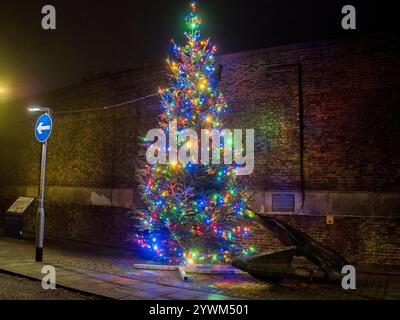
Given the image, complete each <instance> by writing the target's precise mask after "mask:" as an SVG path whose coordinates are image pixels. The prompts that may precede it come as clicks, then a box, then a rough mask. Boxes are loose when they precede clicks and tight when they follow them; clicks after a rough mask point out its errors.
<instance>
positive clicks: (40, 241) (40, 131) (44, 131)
mask: <svg viewBox="0 0 400 320" xmlns="http://www.w3.org/2000/svg"><path fill="white" fill-rule="evenodd" d="M28 110H29V111H30V112H44V113H45V114H44V115H42V117H43V116H47V118H48V119H49V121H50V122H49V124H46V125H44V123H43V122H41V118H42V117H40V118H39V119H38V121H37V123H36V126H35V135H36V138H37V139H38V141H39V142H41V143H42V160H41V166H40V194H39V208H38V211H37V219H36V255H35V260H36V262H42V261H43V245H44V221H45V212H44V189H45V178H46V154H47V139H48V138H49V137H50V134H51V130H52V118H51V109H50V108H48V107H31V108H28Z"/></svg>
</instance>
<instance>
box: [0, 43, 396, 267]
mask: <svg viewBox="0 0 400 320" xmlns="http://www.w3.org/2000/svg"><path fill="white" fill-rule="evenodd" d="M220 61H221V63H222V64H223V66H224V73H223V81H222V83H221V85H222V90H223V92H224V93H225V95H226V97H227V100H228V103H229V105H230V107H231V112H230V113H229V114H228V116H227V119H226V124H227V126H228V127H229V128H255V129H256V168H255V172H254V174H253V175H252V186H253V188H255V189H257V190H265V191H275V190H285V191H287V190H290V191H299V190H300V187H301V184H302V181H301V172H302V170H303V172H304V180H303V183H304V187H305V189H306V190H315V191H329V190H331V191H341V192H349V193H350V194H351V193H353V192H357V191H368V192H383V191H385V192H389V191H390V192H393V193H399V194H400V148H398V141H399V139H400V130H399V126H398V124H399V123H400V111H399V108H398V105H399V92H400V90H399V88H400V66H399V64H400V59H399V44H398V40H397V39H395V38H393V37H390V36H387V35H371V36H363V37H359V38H356V39H343V40H337V41H327V42H320V43H310V44H299V45H292V46H284V47H278V48H270V49H263V50H256V51H250V52H243V53H235V54H229V55H225V56H222V57H220ZM165 72H166V68H164V66H159V67H154V68H150V69H149V68H142V69H137V70H131V71H126V72H117V73H111V74H108V75H103V76H101V77H98V78H95V79H93V80H88V81H85V82H83V83H80V84H78V85H75V86H71V87H68V88H64V89H60V90H56V91H52V92H49V93H45V94H42V95H38V96H36V97H32V98H29V99H25V100H23V101H16V102H14V103H10V104H7V105H5V106H1V108H0V146H1V154H0V160H1V167H0V189H1V188H2V187H3V189H7V186H9V185H17V186H24V185H26V186H30V185H37V184H38V175H39V158H40V148H39V146H38V144H37V143H36V142H35V141H34V139H33V125H34V118H33V117H32V115H29V114H27V113H26V112H25V106H27V105H30V104H43V105H50V106H54V109H55V110H56V111H57V110H64V109H71V108H72V109H83V108H92V107H97V106H105V105H110V104H116V103H120V102H123V101H127V100H132V99H135V98H138V97H143V96H147V95H148V94H152V93H155V92H157V90H158V87H159V86H162V85H163V84H164V83H165V81H166V79H167V77H166V74H165ZM158 100H159V99H158V98H157V97H153V98H150V99H147V100H143V101H140V102H138V103H135V104H132V105H128V106H126V107H122V108H119V109H115V110H108V111H98V112H90V113H78V114H56V115H55V128H54V133H53V136H52V138H51V140H50V142H49V149H48V150H49V151H48V152H49V153H48V171H47V185H48V186H65V187H71V188H82V187H83V188H111V189H118V188H132V189H135V187H136V182H135V171H136V168H135V161H134V160H135V157H136V155H137V152H138V150H137V139H136V137H137V136H138V134H139V133H140V132H146V131H147V130H148V129H151V128H154V127H156V125H157V120H156V116H157V114H158V113H159V101H158ZM301 106H302V107H303V112H302V113H301V112H300V111H301ZM301 114H302V115H303V125H304V140H303V144H304V155H303V156H304V157H303V164H304V168H303V169H302V167H301V152H300V151H301V145H302V143H301V139H300V138H301V137H300V133H301V130H300V128H301V127H300V121H301V119H300V118H301V117H300V116H301ZM4 119H7V121H4ZM10 124H11V125H10ZM76 132H79V134H78V135H76ZM77 190H78V189H77ZM3 194H4V192H3ZM15 196H17V195H15ZM1 197H3V199H2V201H0V204H1V208H0V209H3V210H4V209H5V208H6V207H7V205H8V203H9V202H10V201H11V199H10V196H2V195H1V193H0V198H1ZM77 198H79V190H78V191H76V192H75V198H74V197H72V198H69V201H67V202H68V205H66V204H64V203H63V202H61V203H51V204H49V207H48V216H49V218H48V220H47V223H48V225H47V226H46V227H47V229H46V230H47V231H48V232H49V233H51V234H55V235H59V236H62V237H66V238H75V239H85V240H89V241H92V242H95V243H103V244H111V245H117V246H122V245H127V243H129V237H130V235H131V234H132V233H133V230H132V229H131V226H132V224H131V220H130V219H128V217H129V216H130V215H131V213H130V212H131V211H130V210H128V209H123V208H109V207H98V206H87V205H86V206H83V205H79V204H77V203H74V200H73V199H77ZM71 199H72V200H71ZM49 202H51V200H49ZM374 205H375V206H376V207H377V209H375V212H377V211H376V210H378V211H379V206H380V205H379V204H378V203H376V204H374ZM398 209H400V208H399V207H391V208H390V209H388V210H386V211H385V217H380V214H377V213H375V214H374V216H371V215H370V214H369V213H368V214H366V213H365V211H364V210H359V212H356V213H355V214H354V213H353V215H355V216H357V217H337V218H336V220H337V223H336V224H335V225H333V226H327V225H326V224H325V223H324V221H325V220H324V219H325V218H324V217H323V215H325V214H328V213H329V212H317V214H320V215H319V216H315V217H313V216H309V215H305V216H299V215H296V214H295V215H292V216H283V219H284V220H287V221H288V222H289V223H290V224H292V225H294V226H296V227H299V228H300V229H302V230H304V231H305V232H306V233H309V234H310V235H312V236H314V237H315V238H316V239H317V240H321V241H322V242H323V243H325V244H327V245H330V246H332V247H333V248H335V249H337V250H338V251H339V252H340V253H342V254H343V255H344V256H345V257H346V258H348V260H350V261H355V262H357V263H360V264H382V263H383V264H396V265H400V259H399V256H398V252H400V250H399V249H400V246H399V243H398V242H397V240H396V238H399V235H400V233H399V218H400V216H399V210H398ZM304 213H306V214H307V213H308V212H304ZM311 213H315V212H311ZM339 213H341V212H339ZM342 213H343V215H346V214H347V212H344V211H343V212H342ZM33 217H34V213H31V214H29V215H28V216H27V218H26V221H25V228H26V229H27V230H33V229H34V218H33ZM391 235H392V236H391ZM253 239H254V240H255V242H258V243H259V246H260V247H262V248H269V249H272V248H274V247H277V242H276V241H275V240H271V237H270V236H269V235H268V234H266V235H264V234H258V235H257V236H256V238H253Z"/></svg>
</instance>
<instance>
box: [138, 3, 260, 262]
mask: <svg viewBox="0 0 400 320" xmlns="http://www.w3.org/2000/svg"><path fill="white" fill-rule="evenodd" d="M196 11H197V8H196V2H193V3H192V5H191V12H190V13H189V15H188V16H187V17H186V19H185V20H186V25H187V28H188V30H187V32H186V33H185V36H186V40H187V41H186V44H185V45H184V46H183V47H181V46H178V45H177V44H176V43H175V42H174V41H173V40H172V42H171V47H172V48H171V50H172V53H173V57H170V58H168V59H167V64H168V66H169V68H170V81H169V83H170V85H169V87H168V88H165V89H160V95H161V105H162V114H161V115H160V126H161V128H162V129H163V131H164V132H165V133H166V134H168V133H169V132H170V126H169V124H170V123H171V122H175V123H177V130H178V132H179V130H183V129H185V128H191V129H194V130H196V131H198V130H201V129H210V130H211V129H215V130H221V129H222V126H223V124H222V119H221V117H222V115H223V114H224V113H225V112H226V111H227V104H226V102H225V99H224V96H223V94H222V93H221V92H220V90H219V89H218V84H219V81H220V80H221V72H222V68H221V67H216V61H215V53H216V47H215V46H214V45H213V44H212V43H211V41H210V39H207V40H204V39H201V37H200V30H199V27H200V25H201V19H200V18H199V17H198V16H197V13H196ZM186 143H187V141H180V142H178V147H182V146H183V145H185V144H186ZM229 143H232V141H225V140H224V143H223V144H221V146H220V149H221V150H222V149H223V147H224V144H229ZM150 144H151V142H149V141H145V142H144V145H145V146H146V147H148V146H149V145H150ZM207 149H208V150H210V148H209V147H208V148H207ZM202 151H204V150H202ZM236 170H237V166H235V165H233V164H217V165H215V164H198V162H196V161H193V162H192V163H191V162H189V163H188V164H182V163H178V162H170V163H169V164H149V163H146V164H144V170H142V172H141V173H140V175H139V179H140V186H141V188H142V198H143V200H144V202H145V203H146V205H147V209H146V210H141V214H142V216H141V224H140V232H139V234H138V237H137V243H138V245H139V246H140V247H142V248H143V249H145V250H146V251H147V252H149V253H150V254H151V255H153V256H154V257H156V258H157V259H160V260H162V261H164V262H166V263H184V264H185V263H189V264H194V263H198V264H207V263H209V264H217V263H221V262H229V261H231V259H232V257H235V256H242V255H243V256H247V255H249V254H251V253H253V252H254V251H255V250H254V248H252V247H244V246H242V245H241V244H240V243H241V242H242V239H243V238H244V237H246V236H247V235H248V234H249V232H250V230H251V228H250V226H252V221H251V217H252V213H251V212H250V211H249V209H248V205H249V203H248V202H249V195H248V191H247V186H246V184H245V183H243V181H242V179H241V178H240V177H238V176H236V175H235V172H236Z"/></svg>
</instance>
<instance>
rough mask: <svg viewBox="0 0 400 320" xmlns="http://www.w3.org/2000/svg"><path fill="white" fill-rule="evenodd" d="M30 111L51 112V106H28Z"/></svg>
mask: <svg viewBox="0 0 400 320" xmlns="http://www.w3.org/2000/svg"><path fill="white" fill-rule="evenodd" d="M28 111H30V112H46V113H49V114H51V109H50V108H48V107H41V106H34V107H28Z"/></svg>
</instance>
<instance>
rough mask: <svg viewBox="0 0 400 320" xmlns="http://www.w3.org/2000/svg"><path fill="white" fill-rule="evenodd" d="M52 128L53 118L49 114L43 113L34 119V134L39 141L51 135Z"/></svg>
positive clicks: (45, 139) (43, 140)
mask: <svg viewBox="0 0 400 320" xmlns="http://www.w3.org/2000/svg"><path fill="white" fill-rule="evenodd" d="M52 129H53V119H52V118H51V116H50V115H48V114H47V113H46V114H43V115H41V116H40V117H39V119H38V120H37V121H36V126H35V136H36V139H37V140H38V141H39V142H45V141H47V139H48V138H49V137H50V135H51V130H52Z"/></svg>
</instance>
